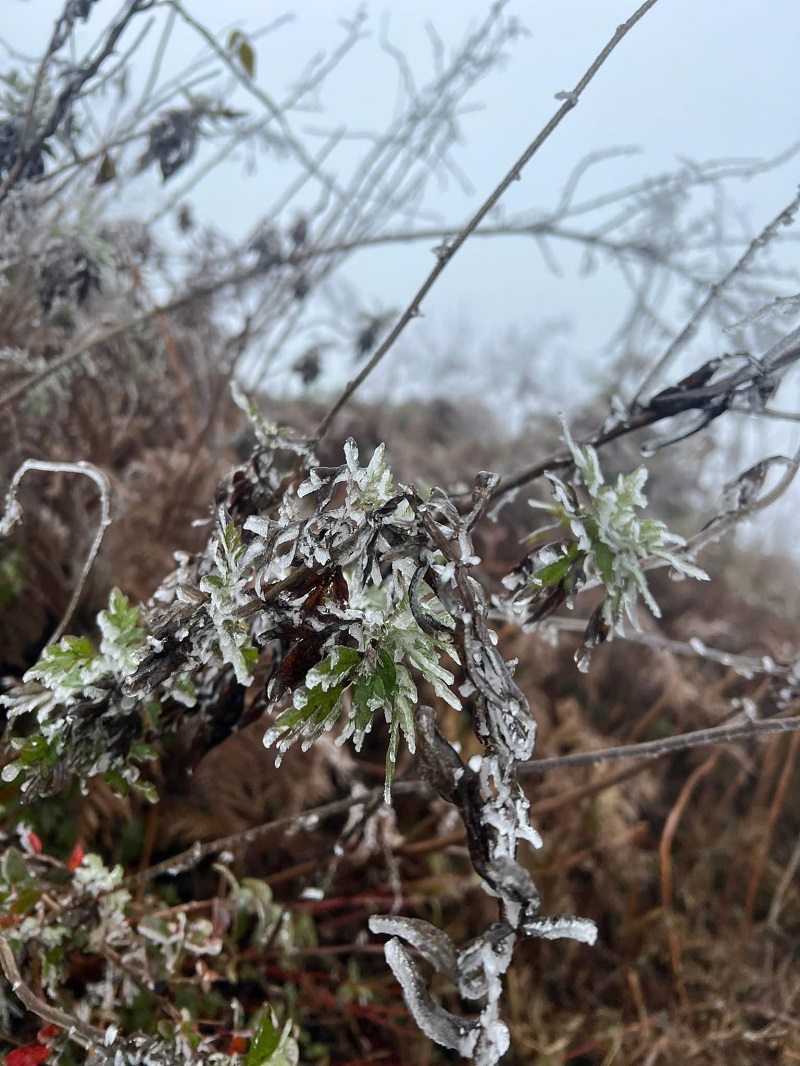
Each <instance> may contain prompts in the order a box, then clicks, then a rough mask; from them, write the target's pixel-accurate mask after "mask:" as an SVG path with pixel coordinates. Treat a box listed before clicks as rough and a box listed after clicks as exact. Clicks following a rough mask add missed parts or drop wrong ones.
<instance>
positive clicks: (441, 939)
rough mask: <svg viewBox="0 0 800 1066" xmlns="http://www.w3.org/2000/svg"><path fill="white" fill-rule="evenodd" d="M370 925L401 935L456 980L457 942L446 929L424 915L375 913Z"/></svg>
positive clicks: (376, 928) (392, 934) (387, 934)
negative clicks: (426, 919) (422, 916)
mask: <svg viewBox="0 0 800 1066" xmlns="http://www.w3.org/2000/svg"><path fill="white" fill-rule="evenodd" d="M369 928H370V931H371V932H373V933H383V934H385V935H386V936H394V937H402V938H403V940H405V942H406V943H407V944H410V945H411V947H412V948H416V949H417V951H418V952H419V953H420V955H423V956H424V957H425V958H426V959H427V960H428V962H430V963H431V964H432V965H433V966H434V967H435V968H436V970H437V972H438V973H440V974H443V975H444V976H445V977H449V978H450V980H451V981H453V982H454V983H455V982H456V980H457V979H458V969H457V957H456V949H455V945H454V944H453V941H452V940H451V939H450V937H449V936H448V935H447V933H445V932H444V931H443V930H442V929H438V928H437V927H436V926H435V925H431V923H430V922H426V921H423V920H422V919H421V918H402V917H397V916H394V915H392V916H390V915H373V916H372V917H371V918H370V919H369Z"/></svg>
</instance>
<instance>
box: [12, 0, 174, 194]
mask: <svg viewBox="0 0 800 1066" xmlns="http://www.w3.org/2000/svg"><path fill="white" fill-rule="evenodd" d="M155 2H156V0H128V3H127V4H126V6H125V8H124V9H123V11H122V14H121V15H120V17H119V18H118V19H117V21H116V22H115V23H114V24H113V25H112V26H111V27H110V29H109V31H108V33H107V35H106V39H105V41H104V42H103V43H102V46H101V47H100V49H99V51H98V53H97V55H96V56H95V57H94V59H92V60H90V61H87V62H86V63H85V64H84V65H83V66H82V67H79V68H78V69H77V70H75V71H73V72H72V74H71V76H70V77H68V78H66V79H65V84H64V87H63V89H62V90H61V92H60V93H59V94H58V96H57V97H56V99H55V101H54V103H53V106H52V108H51V109H50V114H49V115H48V116H47V118H46V119H45V121H44V122H43V124H42V126H41V129H39V130H38V131H37V132H36V135H35V137H31V136H30V134H31V132H32V129H33V123H34V121H35V106H36V98H37V95H38V92H39V90H40V88H41V84H42V80H43V78H44V72H45V70H46V66H47V63H48V62H49V60H50V57H51V56H52V55H53V53H54V52H55V51H56V50H57V48H60V47H61V44H62V43H63V40H62V39H61V35H62V34H63V24H64V23H65V21H68V16H67V14H66V10H65V13H64V14H63V15H62V16H61V18H60V19H59V21H58V23H57V24H56V29H55V31H54V34H53V37H52V39H51V42H50V46H49V48H48V51H47V54H46V55H45V57H44V59H43V60H42V63H41V65H40V68H39V71H38V73H37V78H36V84H35V85H34V90H33V94H32V96H31V101H30V105H29V109H28V116H27V119H26V125H25V134H24V136H23V140H22V144H21V146H20V152H19V156H18V157H17V159H16V160H15V162H14V166H13V167H12V168H11V169H10V171H9V173H8V175H7V177H6V179H5V181H4V182H3V183H2V184H0V203H2V202H3V201H4V200H5V198H6V197H7V196H8V193H9V192H10V191H11V189H12V188H13V187H14V185H15V184H16V182H17V181H18V180H19V177H20V175H21V174H22V173H23V171H24V168H25V166H26V165H27V164H28V162H29V161H30V159H31V158H32V156H33V155H34V153H35V152H36V151H37V150H38V149H39V148H41V146H42V145H43V144H44V142H45V141H46V140H47V139H48V137H52V135H53V134H54V133H55V132H56V130H57V129H58V127H59V126H60V125H61V123H62V121H63V120H64V118H65V117H66V115H67V114H68V113H69V109H70V107H71V106H72V104H73V103H74V101H75V100H76V99H77V97H78V94H79V93H80V91H81V89H82V88H83V86H84V85H85V84H86V83H87V82H88V81H90V80H91V79H92V78H93V77H94V76H95V74H96V73H97V72H98V70H99V69H100V67H101V66H102V65H103V63H104V62H105V60H106V59H108V57H109V56H110V55H112V54H113V53H114V49H115V47H116V45H117V42H118V41H119V39H120V37H121V36H122V34H123V33H124V32H125V29H126V27H127V26H128V23H129V22H130V21H131V19H132V18H134V16H135V15H138V14H139V13H140V12H142V11H146V10H147V9H148V8H150V7H152V6H153V4H154V3H155ZM70 6H71V5H67V7H70ZM72 21H74V16H72ZM71 24H72V23H71V22H70V23H69V27H68V28H71Z"/></svg>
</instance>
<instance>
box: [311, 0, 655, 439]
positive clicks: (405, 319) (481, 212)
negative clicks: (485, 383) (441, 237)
mask: <svg viewBox="0 0 800 1066" xmlns="http://www.w3.org/2000/svg"><path fill="white" fill-rule="evenodd" d="M656 2H657V0H645V3H644V4H642V5H641V7H639V8H638V9H637V10H636V11H635V12H634V14H633V15H631V17H630V18H629V19H628V20H627V21H626V22H623V23H622V25H620V26H618V27H617V29H616V30H615V32H614V36H613V37H612V38H611V40H610V41H609V42H608V44H607V45H606V46H605V48H604V49H603V50H602V52H600V54H599V55H598V56H597V58H596V59H595V60H594V62H593V63H592V64H591V65H590V66H589V68H588V70H587V71H586V73H585V74H584V75H583V77H582V78H581V79H580V81H579V82H578V84H577V85H576V86H575V88H574V89H573V90H572V91H571V92H569V93H564V94H561V93H559V94H558V95H559V98H561V97H562V95H563V97H564V103H563V104H562V106H561V107H560V108H559V109H558V111H557V112H556V113H555V115H553V117H552V118H551V119H550V121H549V122H548V123H547V124H546V125H545V127H544V128H543V129H542V130H541V132H540V133H539V134H538V135H537V136H536V137H535V138H534V140H533V141H531V143H530V144H529V145H528V147H527V148H526V149H525V151H524V152H523V153H522V155H521V156H520V157H519V159H518V160H517V161H516V163H514V165H513V166H512V168H511V169H510V170H509V171H508V173H507V174H506V176H505V177H504V178H503V179H502V181H501V182H500V184H499V185H497V187H496V188H495V189H494V190H493V191H492V193H491V194H490V195H489V197H488V198H487V199H486V200H485V201H484V202H483V204H481V206H480V207H479V208H478V210H477V211H476V212H475V214H474V215H473V216H472V218H471V219H470V220H469V221H468V222H467V224H466V225H465V226H464V228H463V229H462V230H461V231H460V232H459V233H458V234H456V236H455V237H453V238H452V240H449V241H444V242H443V243H442V246H441V248H440V249H439V250H438V252H437V260H436V265H435V266H434V267H433V269H432V270H431V272H430V273H429V274H428V276H427V278H426V279H425V281H424V282H423V283H422V285H421V286H420V288H419V289H418V291H417V293H416V294H415V296H414V298H413V299H412V300H411V303H410V304H409V305H408V307H407V308H406V310H405V311H404V312H403V314H402V315H401V316H400V318H399V319H398V321H397V323H396V324H395V326H394V328H393V329H392V330H391V331H390V333H389V335H388V337H387V338H386V339H385V340H384V342H383V343H382V344H381V345H379V347H378V348H377V349H376V351H375V354H374V355H373V356H372V357H371V359H370V360H369V361H368V362H367V363H366V364H365V366H364V368H363V369H362V370H361V371H360V373H358V374H357V375H356V377H354V378H353V380H352V381H350V382H349V384H348V385H347V387H346V388H345V389H344V391H343V392H342V394H341V395H340V396H339V397H338V399H337V400H336V401H335V403H334V404H333V405H332V406H331V408H330V410H329V411H328V413H327V414H326V415H325V417H324V418H323V420H322V422H321V423H320V424H319V427H318V428H317V433H316V437H317V439H318V440H320V439H322V438H323V437H324V436H325V434H326V433H327V432H328V430H329V429H330V427H331V424H332V423H333V420H334V418H335V417H336V416H337V414H338V413H339V411H341V409H342V408H343V407H344V406H345V404H346V403H347V402H348V401H349V399H350V397H351V396H352V395H353V394H354V393H355V392H356V390H357V389H358V388H359V386H360V385H361V384H362V383H363V382H364V381H365V380H366V378H367V377H369V375H370V374H371V373H372V371H373V370H374V369H375V367H376V366H377V365H378V363H379V362H380V361H381V360H382V359H383V357H384V356H385V355H386V353H387V352H388V351H389V350H390V349H391V348H392V347H393V346H394V344H395V342H396V340H397V338H398V337H399V336H400V334H401V333H402V332H403V330H404V329H405V328H406V326H407V325H408V324H409V322H410V321H411V320H412V319H414V318H418V317H419V316H420V314H421V305H422V302H423V300H424V299H425V297H426V296H427V295H428V293H429V292H430V290H431V289H432V288H433V286H434V285H435V284H436V281H437V280H438V278H439V276H440V275H441V274H442V272H443V271H444V269H445V267H446V266H447V265H448V263H449V262H450V261H451V260H452V259H453V256H455V254H456V253H457V252H458V250H459V249H460V248H461V247H462V245H463V244H464V242H465V241H466V240H467V239H468V238H469V237H470V235H471V234H472V233H473V232H474V231H475V230H476V229H477V228H478V226H479V225H480V223H481V222H482V221H483V219H484V218H486V216H487V215H488V214H489V212H490V211H491V210H492V209H493V208H494V207H495V205H496V204H497V203H498V201H499V200H500V199H501V197H502V196H503V195H504V193H505V192H506V191H507V190H508V189H509V188H510V187H511V185H513V184H514V182H515V181H519V180H520V179H521V177H522V171H523V169H524V168H525V166H527V164H528V163H529V162H530V160H531V159H532V158H533V156H534V155H535V154H536V153H537V152H538V151H539V149H540V148H541V146H542V145H543V144H544V143H545V142H546V141H547V139H548V138H549V137H550V135H551V134H552V133H554V132H555V130H556V129H557V128H558V126H559V125H560V124H561V122H562V120H563V119H564V118H566V116H567V115H568V114H569V112H570V111H572V109H573V108H575V107H577V104H578V101H579V99H580V97H581V95H582V93H583V92H584V90H585V89H586V87H587V86H588V85H589V83H590V82H591V81H592V79H593V78H594V76H595V75H596V74H597V72H598V71H599V70H600V68H601V67H602V65H603V64H604V63H605V61H606V60H607V59H608V57H609V56H610V55H611V53H612V52H613V51H614V49H615V48H616V47H617V45H618V44H619V43H620V41H621V40H622V39H623V37H625V35H626V34H627V33H628V32H629V30H631V29H632V28H633V27H634V26H635V25H636V23H637V22H638V21H639V20H640V19H641V18H642V17H643V16H644V15H645V14H646V13H647V12H648V11H649V10H650V8H651V7H653V6H654V5H655V3H656Z"/></svg>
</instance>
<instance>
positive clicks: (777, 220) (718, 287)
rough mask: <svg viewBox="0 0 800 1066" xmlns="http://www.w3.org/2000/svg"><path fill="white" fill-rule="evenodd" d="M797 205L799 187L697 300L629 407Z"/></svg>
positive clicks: (788, 222) (788, 220)
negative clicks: (700, 300)
mask: <svg viewBox="0 0 800 1066" xmlns="http://www.w3.org/2000/svg"><path fill="white" fill-rule="evenodd" d="M798 209H800V191H798V193H797V195H796V196H794V197H793V198H792V199H791V200H790V202H789V203H788V204H787V205H786V207H784V208H783V209H782V210H781V211H779V212H778V214H777V215H776V216H775V217H774V218H773V219H771V220H770V221H769V222H768V223H767V225H766V226H764V228H763V229H762V230H761V232H760V233H759V234H758V235H757V236H756V237H754V238H753V239H752V241H750V243H749V244H748V246H747V248H745V250H744V252H742V254H741V255H740V256H739V258H738V259H737V260H736V262H735V263H734V264H733V266H732V267H731V268H730V270H729V271H728V273H727V274H726V275H725V276H724V277H723V278H722V279H721V280H720V281H718V282H717V283H716V284H715V285H712V286H711V288H710V289H709V290H708V293H707V294H706V297H705V299H704V300H703V301H702V302H701V303H700V305H699V306H698V308H697V309H696V310H695V312H694V314H692V316H691V318H690V319H689V321H688V322H687V323H686V325H685V326H684V327H683V329H682V330H681V331H680V333H679V334H678V336H677V337H676V338H675V339H674V340H673V341H672V342H671V344H670V345H669V346H668V348H667V349H666V351H665V352H664V354H663V355H662V356H661V357H660V358H659V359H658V361H657V362H656V363H655V365H654V366H653V368H652V369H651V370H650V371H649V373H648V374H647V376H646V377H645V379H644V381H643V382H642V384H641V385H640V386H639V389H638V390H637V392H636V395H635V396H634V398H633V401H632V403H631V409H632V410H634V409H635V407H636V405H637V404H638V402H639V400H640V399H641V397H642V396H643V395H644V394H645V393H646V392H647V391H648V389H649V388H650V386H651V385H652V384H653V382H654V381H655V380H656V378H657V377H658V376H659V374H661V373H663V371H664V370H665V369H666V367H667V366H668V365H669V364H670V363H671V362H672V361H673V360H674V359H675V357H676V356H677V355H678V353H679V352H680V351H681V350H682V349H683V347H684V346H685V345H686V344H687V342H688V341H690V340H691V338H692V337H693V336H694V335H695V333H696V332H697V328H698V326H699V325H700V322H701V321H702V320H703V319H704V318H705V316H706V315H707V314H708V312H709V310H710V309H711V308H712V307H713V306H714V304H715V303H716V302H717V300H718V299H719V298H720V296H721V295H722V294H723V292H724V291H725V290H726V289H727V288H728V286H729V285H730V283H731V281H733V279H734V278H735V277H737V275H739V274H741V273H742V272H743V271H744V270H746V269H747V267H748V266H749V265H750V263H751V262H752V261H753V259H754V258H755V257H756V255H757V254H758V252H759V251H760V250H761V248H763V247H764V246H765V245H766V244H769V242H770V241H772V240H773V239H774V238H775V236H776V235H777V234H778V233H779V232H780V230H781V228H782V227H783V226H789V225H791V224H792V222H794V217H795V215H796V214H797V211H798Z"/></svg>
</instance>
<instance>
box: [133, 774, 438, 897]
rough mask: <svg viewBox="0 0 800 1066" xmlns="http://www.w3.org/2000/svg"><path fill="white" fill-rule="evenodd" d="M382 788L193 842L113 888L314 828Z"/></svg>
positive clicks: (405, 788) (406, 788)
mask: <svg viewBox="0 0 800 1066" xmlns="http://www.w3.org/2000/svg"><path fill="white" fill-rule="evenodd" d="M383 791H384V790H383V785H381V786H380V787H379V788H373V789H370V790H369V791H368V792H364V793H363V795H360V796H357V797H353V796H346V797H345V798H344V799H340V800H333V801H332V802H331V803H325V804H322V805H321V806H319V807H313V808H312V809H311V810H308V811H303V812H302V813H301V814H292V815H287V816H286V817H285V818H275V819H274V820H273V821H271V822H262V824H261V825H256V826H253V828H251V829H245V830H243V831H242V832H239V833H231V834H230V835H229V836H225V837H218V838H217V839H216V840H209V841H207V842H206V843H204V844H200V843H197V844H193V845H192V846H191V847H190V848H187V849H186V850H185V851H182V852H180V853H179V854H178V855H174V856H173V857H172V858H170V859H164V861H163V862H159V863H156V864H155V865H154V866H149V867H148V868H147V869H146V870H140V871H138V872H137V873H135V874H130V875H129V876H128V877H126V878H124V879H123V880H122V881H121V882H120V883H119V885H118V886H115V890H116V888H125V889H131V888H138V887H139V886H140V885H146V884H147V882H148V881H152V880H153V878H154V877H161V876H163V875H165V874H166V875H169V876H172V877H175V876H176V875H177V874H179V873H183V872H184V871H185V870H191V869H192V867H194V866H197V864H198V863H199V862H202V861H203V859H206V858H208V857H209V856H210V855H218V854H219V853H220V852H221V851H232V850H234V849H235V848H238V847H241V846H242V845H244V844H252V843H253V842H254V841H255V840H258V839H259V837H262V836H264V835H265V834H267V833H282V834H283V835H284V836H291V835H292V834H294V833H301V832H303V831H304V830H306V831H310V830H312V829H316V828H317V827H318V825H319V822H320V821H322V820H323V819H325V818H332V817H333V816H334V815H336V814H344V813H345V812H350V811H352V809H353V807H356V806H359V807H360V806H362V805H367V804H369V803H378V802H380V801H381V800H382V799H383ZM427 791H429V786H428V785H427V784H426V783H425V782H424V781H395V782H394V784H393V785H392V793H393V794H395V795H397V794H400V793H408V792H412V793H413V792H427Z"/></svg>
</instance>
